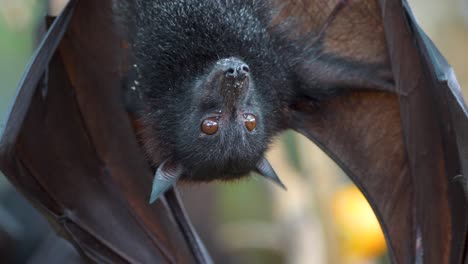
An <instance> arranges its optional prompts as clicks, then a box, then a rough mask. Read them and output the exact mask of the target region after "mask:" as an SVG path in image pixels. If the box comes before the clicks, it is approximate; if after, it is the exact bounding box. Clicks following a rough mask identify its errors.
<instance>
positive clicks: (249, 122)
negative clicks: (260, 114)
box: [244, 114, 257, 131]
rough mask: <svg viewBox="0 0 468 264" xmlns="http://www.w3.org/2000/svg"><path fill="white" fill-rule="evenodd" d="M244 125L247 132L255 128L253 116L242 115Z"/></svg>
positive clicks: (255, 122) (255, 120)
mask: <svg viewBox="0 0 468 264" xmlns="http://www.w3.org/2000/svg"><path fill="white" fill-rule="evenodd" d="M244 124H245V127H246V128H247V129H248V130H249V131H253V130H254V129H255V128H256V127H257V118H256V117H255V115H253V114H244Z"/></svg>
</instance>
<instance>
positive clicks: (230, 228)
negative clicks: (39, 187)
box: [0, 0, 468, 264]
mask: <svg viewBox="0 0 468 264" xmlns="http://www.w3.org/2000/svg"><path fill="white" fill-rule="evenodd" d="M46 2H47V1H39V0H0V126H1V125H2V124H3V123H4V121H5V119H4V118H5V115H6V112H7V110H8V108H9V106H10V105H11V102H12V99H13V97H14V94H15V89H16V85H17V83H18V81H19V79H20V77H21V75H22V72H23V70H24V68H25V67H26V65H27V63H28V60H29V58H30V56H31V54H32V52H33V47H34V46H35V44H34V43H36V42H35V39H34V32H37V29H38V25H39V22H40V21H41V19H42V16H41V15H43V14H44V13H45V12H47V9H48V7H47V5H46V4H47V3H46ZM57 2H66V1H65V0H58V1H57ZM409 2H410V5H411V6H412V8H413V11H414V13H415V15H416V17H417V19H418V20H419V23H420V24H421V26H422V28H423V29H424V30H425V31H426V33H427V34H428V35H429V36H430V37H431V38H432V39H433V41H434V42H435V43H436V45H437V46H438V47H439V49H440V50H441V51H442V53H443V54H444V55H445V56H446V58H447V59H448V61H449V62H450V64H451V65H452V66H453V67H454V69H455V72H456V73H457V77H458V80H459V82H460V85H461V87H462V88H464V94H465V95H466V93H467V92H468V90H467V89H468V0H446V1H438V0H410V1H409ZM59 6H60V3H59V4H58V7H57V8H49V12H51V13H57V12H58V11H57V10H60V8H59ZM268 156H269V160H270V161H271V162H272V165H273V167H274V168H275V169H276V170H277V172H278V174H279V175H281V177H282V178H283V181H284V182H285V183H286V185H287V186H288V189H289V191H287V192H284V191H282V190H280V189H279V188H276V187H275V186H273V185H271V184H270V183H265V181H264V180H262V179H259V178H258V177H255V176H254V177H251V178H250V179H249V180H244V181H241V182H238V183H235V184H216V183H215V184H209V185H200V186H190V187H184V186H182V187H181V194H182V197H183V199H184V200H185V201H186V207H187V210H188V211H189V214H190V215H191V217H192V220H193V222H194V225H195V227H196V228H197V229H198V231H199V233H200V236H201V237H202V239H203V240H204V241H205V242H206V244H207V246H208V249H209V250H210V252H211V254H212V255H213V258H214V259H215V262H216V263H220V262H222V263H294V264H303V263H304V264H305V263H307V264H314V263H340V264H341V263H344V264H348V263H349V264H351V263H352V264H364V263H366V264H372V263H390V262H389V259H388V257H387V255H386V246H385V240H384V238H383V235H382V233H381V230H380V227H379V224H378V222H377V220H376V218H375V216H374V215H373V213H372V210H371V209H370V207H369V205H368V204H367V202H366V201H365V199H364V197H363V196H362V194H361V193H360V192H359V191H358V190H357V188H356V187H355V186H354V185H353V184H352V183H351V182H350V180H349V179H348V178H347V176H346V175H345V174H344V173H343V172H342V171H341V170H340V169H339V168H338V167H337V166H336V165H335V164H334V162H332V161H331V160H330V159H329V158H328V157H327V156H326V155H325V154H324V153H323V152H322V151H321V150H319V149H318V148H317V147H316V146H315V145H314V144H313V143H311V142H309V141H308V140H307V139H305V138H304V137H302V136H300V135H298V134H296V133H293V132H288V133H286V134H285V135H283V136H282V137H281V138H279V139H278V140H277V141H276V142H275V144H274V146H273V147H272V150H271V151H270V153H269V154H268ZM51 253H52V254H51ZM50 255H53V256H54V258H53V262H52V260H51V259H50ZM0 259H1V260H2V262H3V263H78V262H80V261H79V258H78V256H77V255H76V253H75V252H74V250H73V248H72V247H71V246H70V245H68V244H67V243H65V242H63V240H62V239H60V238H58V237H57V236H56V235H55V233H54V232H53V231H52V230H51V229H50V227H49V226H48V224H47V222H46V221H45V220H44V219H43V218H42V216H40V215H39V214H38V213H37V212H36V211H35V209H33V208H32V207H31V206H30V205H29V204H28V203H27V202H26V201H25V200H24V198H22V197H21V195H20V194H18V193H17V192H16V191H15V190H14V189H13V188H12V187H11V185H10V184H9V183H8V182H7V181H6V180H5V178H4V177H3V175H1V174H0ZM64 260H66V261H64ZM4 261H6V262H4Z"/></svg>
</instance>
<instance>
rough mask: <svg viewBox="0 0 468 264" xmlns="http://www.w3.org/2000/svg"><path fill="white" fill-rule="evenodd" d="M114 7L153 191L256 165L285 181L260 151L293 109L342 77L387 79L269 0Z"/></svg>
mask: <svg viewBox="0 0 468 264" xmlns="http://www.w3.org/2000/svg"><path fill="white" fill-rule="evenodd" d="M340 7H341V6H340V5H338V6H337V8H336V12H339V9H340ZM114 10H115V11H116V14H117V15H116V16H117V21H118V22H119V23H120V26H121V28H122V29H123V31H124V32H126V38H127V39H128V40H129V41H130V47H131V51H132V54H133V56H134V60H135V63H134V65H133V70H132V72H133V74H132V76H133V77H132V78H129V79H128V80H127V82H128V83H127V86H126V88H127V94H128V93H130V94H131V93H133V95H128V96H130V97H132V98H135V99H136V100H135V101H136V102H135V101H133V102H132V104H133V108H134V107H135V105H139V106H140V109H139V110H137V111H136V115H137V116H138V117H137V118H138V123H139V126H137V127H138V129H137V133H138V134H139V136H140V138H141V142H142V145H143V148H144V150H145V152H146V154H147V157H148V158H149V160H150V162H151V163H152V164H154V165H159V164H160V166H159V167H158V169H157V172H156V175H155V181H154V186H153V193H152V196H151V201H154V200H155V199H156V198H157V197H158V196H159V194H160V193H161V192H163V191H164V190H167V189H168V188H169V187H170V186H172V184H173V183H174V182H175V181H176V180H177V179H179V178H180V179H182V180H189V181H211V180H230V179H237V178H240V177H243V176H246V175H247V174H248V173H249V172H251V171H256V172H258V173H259V174H260V175H263V176H265V177H266V178H268V179H271V180H273V181H275V182H276V183H278V184H279V185H281V186H283V187H284V185H283V183H282V182H281V181H280V180H279V178H278V176H277V175H276V173H275V172H274V170H273V169H272V167H271V166H270V164H269V163H268V161H267V160H266V159H265V158H264V157H263V155H264V153H265V151H266V150H267V148H268V145H269V143H270V142H271V141H272V138H273V137H274V136H275V135H277V134H278V133H280V132H282V131H284V130H286V129H287V128H288V125H289V124H288V122H289V119H290V114H291V111H301V107H316V108H319V107H320V104H321V103H322V102H323V101H325V100H327V99H329V98H331V97H333V96H336V95H337V94H340V93H343V92H344V90H345V88H346V86H347V83H346V80H348V79H349V80H351V79H354V81H358V82H359V83H362V84H363V85H362V86H361V88H366V87H367V88H379V89H385V88H386V87H390V86H391V85H392V83H391V82H392V80H391V79H390V78H385V75H384V74H383V73H382V71H380V72H379V68H378V67H376V68H375V69H372V68H371V65H366V67H362V65H361V67H358V66H359V65H353V63H352V62H348V61H346V60H343V59H338V58H335V57H334V56H333V54H327V53H326V52H324V51H323V49H322V48H321V45H322V42H321V35H320V32H313V33H314V34H308V35H306V37H304V36H301V37H295V36H294V35H292V34H288V32H291V29H292V28H293V27H296V26H297V24H296V23H297V22H296V21H295V20H294V17H291V18H289V20H286V21H283V22H282V23H275V22H274V19H275V17H276V16H277V15H278V14H279V13H280V12H281V9H280V8H273V5H272V2H271V1H270V2H269V1H257V0H225V1H219V0H209V1H199V0H175V1H161V0H153V1H145V0H133V1H132V0H129V1H120V2H119V3H118V4H116V6H115V7H114ZM333 19H334V17H333V16H331V18H330V20H333ZM326 26H327V25H325V27H326ZM325 29H326V28H324V29H323V30H325ZM337 77H338V78H337ZM127 101H128V100H127Z"/></svg>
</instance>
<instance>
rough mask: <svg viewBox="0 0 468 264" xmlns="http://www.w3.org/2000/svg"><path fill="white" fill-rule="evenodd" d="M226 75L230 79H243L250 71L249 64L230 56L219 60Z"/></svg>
mask: <svg viewBox="0 0 468 264" xmlns="http://www.w3.org/2000/svg"><path fill="white" fill-rule="evenodd" d="M218 65H219V66H220V67H221V70H222V71H223V72H224V76H225V77H226V78H228V79H235V80H242V79H245V78H246V77H247V76H248V75H249V72H250V68H249V66H248V65H247V64H246V63H245V62H243V61H242V60H240V59H237V58H228V59H224V60H221V61H219V62H218Z"/></svg>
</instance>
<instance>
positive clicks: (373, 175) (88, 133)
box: [0, 0, 468, 263]
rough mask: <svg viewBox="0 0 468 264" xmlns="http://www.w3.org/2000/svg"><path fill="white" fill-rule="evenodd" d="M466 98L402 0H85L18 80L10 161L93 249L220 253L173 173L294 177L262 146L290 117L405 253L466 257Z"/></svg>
mask: <svg viewBox="0 0 468 264" xmlns="http://www.w3.org/2000/svg"><path fill="white" fill-rule="evenodd" d="M197 2H198V3H197ZM151 3H153V4H154V5H151ZM175 3H183V5H176V4H175ZM161 7H164V8H161ZM169 11H170V12H169ZM202 11H203V12H202ZM197 12H198V13H197ZM189 14H190V16H192V17H191V18H192V19H190V20H188V17H187V16H188V15H189ZM205 14H209V15H205ZM50 20H52V19H50ZM210 21H212V23H210ZM51 22H52V21H51ZM183 23H186V24H187V25H186V26H182V24H183ZM220 29H222V30H220ZM191 30H194V32H192V33H191V32H190V31H191ZM201 32H203V34H206V36H205V37H203V38H201V35H200V34H195V33H201ZM163 33H164V34H163ZM142 34H143V35H142ZM216 34H218V36H217V35H216ZM190 40H194V41H193V42H192V41H190ZM195 40H196V41H195ZM157 44H159V45H157ZM241 44H242V47H241ZM133 65H136V67H133ZM273 72H274V73H275V74H272V73H273ZM140 76H141V77H140ZM122 86H123V87H124V89H123V90H124V91H121V90H122V89H121V87H122ZM170 89H171V90H170ZM122 98H124V100H123V99H122ZM179 100H180V101H179ZM122 101H125V103H126V104H127V106H128V109H129V110H131V112H132V113H131V116H132V118H134V119H135V122H134V124H132V122H131V121H130V120H129V118H128V113H127V111H126V110H125V108H124V103H122ZM466 109H467V108H466V106H465V104H464V102H463V98H462V97H461V95H460V93H459V88H458V86H457V83H456V80H455V78H454V75H453V72H452V70H451V68H450V67H449V66H448V64H447V63H446V62H445V60H444V59H443V56H441V55H440V53H438V51H437V49H436V48H435V47H434V45H433V44H432V43H431V42H430V40H429V39H428V38H427V36H425V34H424V32H423V31H422V30H421V29H420V28H419V27H418V26H417V24H416V23H415V22H414V19H413V18H412V14H411V12H410V9H409V7H408V6H407V5H406V3H405V2H404V1H385V0H380V1H372V0H359V1H349V0H338V1H332V0H330V1H319V0H317V1H312V0H311V1H305V0H303V1H301V0H294V1H293V0H283V1H279V0H278V1H273V0H272V1H240V0H239V1H237V0H232V1H228V0H226V1H221V0H220V1H214V0H213V1H188V0H186V1H175V2H171V1H167V3H166V2H163V1H139V0H135V1H123V0H122V1H110V0H102V1H90V0H80V1H73V0H72V1H70V3H69V4H68V6H67V7H66V8H65V10H64V11H63V12H62V14H61V15H60V16H59V17H57V18H55V19H53V23H51V24H50V28H49V31H48V33H47V35H45V37H44V40H43V42H42V43H41V45H40V47H39V48H38V50H37V52H36V54H35V56H34V57H33V60H32V63H31V64H30V66H29V68H28V70H27V71H26V73H25V75H24V78H23V80H22V82H21V83H20V85H19V88H18V95H17V97H16V99H15V102H14V104H13V106H12V109H11V111H10V114H9V116H8V121H7V122H6V124H5V126H4V127H3V126H2V127H3V130H2V131H1V132H0V167H1V169H2V171H3V172H4V173H5V174H6V175H7V177H8V178H9V180H10V181H12V182H13V183H14V185H15V186H16V187H17V188H18V189H19V190H21V191H22V193H23V194H24V195H25V196H26V197H27V198H28V199H29V201H30V202H31V203H33V204H35V205H36V206H37V207H38V208H40V210H41V212H42V213H43V214H44V215H46V216H47V218H48V219H49V220H50V222H51V224H52V225H53V226H54V227H55V228H56V229H57V230H59V231H60V233H61V234H62V235H63V236H64V237H66V238H67V239H68V240H69V241H71V242H72V243H73V244H74V245H75V247H76V248H77V249H78V250H79V252H80V253H81V254H82V256H84V257H85V258H86V259H87V260H89V261H90V262H98V263H101V262H106V263H155V262H168V263H191V262H197V263H210V262H211V259H210V257H209V255H208V253H207V251H206V249H205V248H204V246H203V244H202V243H201V241H200V239H199V238H198V236H197V234H196V232H195V230H194V228H193V227H192V226H191V224H190V221H189V219H188V218H187V217H186V215H185V213H184V210H183V207H182V205H181V203H180V201H179V200H178V197H177V192H176V189H175V188H170V186H172V185H173V184H174V183H175V182H176V181H177V180H178V179H181V180H184V181H211V180H228V179H238V178H241V177H243V176H245V175H246V174H247V173H248V172H250V171H257V172H259V174H261V175H263V176H265V177H266V178H268V179H272V180H274V181H276V182H277V183H281V182H280V181H279V180H278V179H279V178H278V177H277V176H276V174H275V173H274V170H273V169H272V168H271V166H270V165H269V164H268V162H267V161H266V160H265V159H264V157H263V154H264V152H265V150H266V149H267V148H268V143H269V142H270V141H271V139H272V138H273V137H275V136H276V135H277V134H279V133H281V132H282V131H284V130H285V129H294V130H295V131H298V132H299V133H302V134H304V135H305V136H307V137H308V138H309V139H311V140H313V141H314V142H316V143H317V144H318V145H319V146H320V147H321V148H322V149H324V151H325V152H326V153H328V154H329V155H330V156H331V157H332V158H333V159H334V160H335V161H336V162H337V163H338V164H339V165H340V166H341V167H342V168H343V169H344V170H345V172H346V173H347V174H348V175H349V176H350V177H351V178H352V179H353V180H354V181H355V183H356V184H357V185H358V186H359V187H360V189H361V190H362V191H363V192H364V194H365V195H366V197H367V198H368V200H369V201H370V203H371V205H372V207H373V209H374V211H375V212H376V215H377V217H378V219H379V221H380V223H381V225H382V228H383V230H384V233H385V234H386V238H387V242H388V245H389V250H390V256H391V259H392V261H393V262H395V263H415V262H416V263H463V261H464V260H465V259H466V237H467V231H466V230H468V228H467V227H468V221H467V219H468V213H467V212H468V210H467V208H468V205H467V201H466V193H467V187H466V182H467V181H466V177H465V176H464V175H466V171H467V170H468V167H467V166H468V163H467V159H466V153H468V152H467V149H466V146H467V145H468V144H467V142H468V141H467V138H466V135H468V127H467V124H468V122H466V121H467V113H468V111H467V110H466ZM171 110H172V111H171ZM132 125H133V126H132ZM134 130H135V131H136V134H137V135H136V136H135V132H134ZM243 136H244V137H243ZM138 142H140V144H138ZM212 145H217V147H215V148H209V149H206V148H205V147H206V146H212ZM222 146H229V147H232V149H229V148H228V149H225V150H224V151H222V150H223V149H222ZM142 149H143V151H142ZM195 150H196V151H195ZM207 161H208V162H207ZM209 161H213V162H209ZM244 161H245V162H244ZM240 163H242V164H240ZM154 170H155V171H156V173H154ZM206 172H207V173H206ZM154 174H155V176H154ZM154 178H156V180H154ZM162 179H164V180H162ZM151 182H153V185H154V186H155V188H152V186H151ZM168 188H169V189H168ZM166 189H168V191H167V192H166V193H164V191H165V190H166ZM163 193H164V194H163ZM435 193H436V194H437V195H434V194H435ZM150 194H152V197H150V200H152V201H153V200H155V199H156V202H155V203H154V204H152V205H149V204H148V202H147V201H148V196H150Z"/></svg>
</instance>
